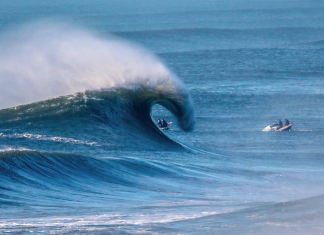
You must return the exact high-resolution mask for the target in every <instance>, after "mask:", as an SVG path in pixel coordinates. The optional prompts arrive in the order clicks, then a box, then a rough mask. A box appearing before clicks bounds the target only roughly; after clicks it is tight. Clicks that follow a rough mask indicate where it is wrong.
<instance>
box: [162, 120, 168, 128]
mask: <svg viewBox="0 0 324 235" xmlns="http://www.w3.org/2000/svg"><path fill="white" fill-rule="evenodd" d="M162 127H163V128H166V127H168V123H167V122H166V121H165V120H164V119H162Z"/></svg>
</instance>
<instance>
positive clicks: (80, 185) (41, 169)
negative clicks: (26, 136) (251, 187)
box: [0, 150, 199, 217]
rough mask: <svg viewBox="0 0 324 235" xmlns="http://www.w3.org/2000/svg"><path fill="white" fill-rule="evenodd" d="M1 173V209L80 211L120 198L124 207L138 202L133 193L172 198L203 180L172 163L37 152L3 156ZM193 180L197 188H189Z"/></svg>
mask: <svg viewBox="0 0 324 235" xmlns="http://www.w3.org/2000/svg"><path fill="white" fill-rule="evenodd" d="M0 175H1V179H0V188H1V193H0V207H4V206H10V207H12V206H22V205H25V206H46V207H52V206H63V205H65V206H67V207H74V206H73V203H72V204H71V202H75V201H78V202H79V203H80V207H82V206H85V207H87V204H88V203H90V204H93V205H92V207H96V204H100V205H101V206H104V207H106V206H107V205H106V204H105V203H106V202H107V201H111V200H114V198H116V197H117V198H118V200H121V201H124V203H125V202H132V201H133V200H135V201H136V200H139V199H138V198H136V197H134V198H129V192H133V193H134V194H135V195H136V193H140V194H142V193H143V192H145V193H146V194H147V195H148V194H152V193H153V194H155V193H158V194H160V193H167V194H168V193H171V192H178V191H181V190H185V191H186V189H185V188H188V189H189V190H190V189H191V187H192V188H194V187H196V186H197V184H198V183H197V182H199V180H198V178H197V174H195V173H193V171H188V172H187V170H186V169H183V168H181V167H179V166H177V165H173V164H165V163H161V162H157V161H148V160H143V159H138V158H107V159H97V158H94V157H89V156H82V155H76V154H66V153H46V152H39V151H32V150H8V151H2V152H0ZM198 175H199V174H198ZM194 176H195V177H194ZM188 180H190V181H191V182H192V185H190V186H189V185H187V186H186V185H185V182H188ZM180 185H182V186H180ZM180 188H182V189H181V190H180ZM26 192H28V193H26ZM108 206H109V207H111V206H112V205H108ZM2 216H4V217H5V214H2V215H0V217H2Z"/></svg>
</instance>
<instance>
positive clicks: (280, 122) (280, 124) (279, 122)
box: [272, 119, 282, 129]
mask: <svg viewBox="0 0 324 235" xmlns="http://www.w3.org/2000/svg"><path fill="white" fill-rule="evenodd" d="M274 126H278V127H277V129H280V128H281V127H282V121H281V119H279V120H278V123H276V124H273V125H272V127H274Z"/></svg>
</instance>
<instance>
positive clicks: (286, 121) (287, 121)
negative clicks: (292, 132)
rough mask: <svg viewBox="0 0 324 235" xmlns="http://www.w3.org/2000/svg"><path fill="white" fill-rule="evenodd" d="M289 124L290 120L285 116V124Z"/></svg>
mask: <svg viewBox="0 0 324 235" xmlns="http://www.w3.org/2000/svg"><path fill="white" fill-rule="evenodd" d="M288 125H289V120H288V119H287V118H285V126H288Z"/></svg>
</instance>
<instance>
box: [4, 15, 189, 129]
mask: <svg viewBox="0 0 324 235" xmlns="http://www.w3.org/2000/svg"><path fill="white" fill-rule="evenodd" d="M0 48H1V49H0V78H1V79H0V87H1V88H0V89H1V90H0V91H1V92H0V108H8V107H13V106H17V105H21V104H28V103H31V102H36V101H41V100H47V99H50V98H55V97H58V96H66V95H70V94H74V93H77V92H84V91H86V90H106V89H116V88H117V89H118V88H125V89H130V90H136V89H140V90H147V91H149V92H153V93H155V94H157V95H158V96H157V97H156V98H155V99H150V100H149V101H147V105H148V106H149V109H150V108H151V107H152V106H153V105H154V104H156V103H159V104H161V105H163V106H165V107H166V108H167V109H169V110H170V111H171V112H173V113H174V114H175V115H176V116H177V117H178V120H179V124H180V127H181V128H183V129H184V130H186V131H190V130H192V129H193V128H194V116H193V112H194V111H193V106H192V101H191V98H190V96H189V93H188V91H187V90H186V88H185V87H184V85H183V83H182V82H181V81H180V80H179V79H178V78H177V77H176V75H174V74H173V73H172V72H171V71H169V70H168V69H167V68H166V67H165V66H164V65H163V63H161V62H160V61H159V59H158V58H157V57H155V56H154V55H153V54H151V53H149V52H148V51H146V50H145V49H143V48H140V47H138V46H135V45H133V44H131V43H128V42H126V41H124V40H122V39H119V38H116V37H114V36H109V37H106V38H103V37H102V36H99V35H98V34H96V33H93V32H90V31H89V30H85V29H81V28H78V27H75V26H72V25H69V24H65V23H61V22H53V21H42V22H38V23H33V24H29V25H25V26H23V27H20V28H18V29H17V30H15V31H14V32H8V33H6V34H5V35H3V36H2V37H1V38H0Z"/></svg>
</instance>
